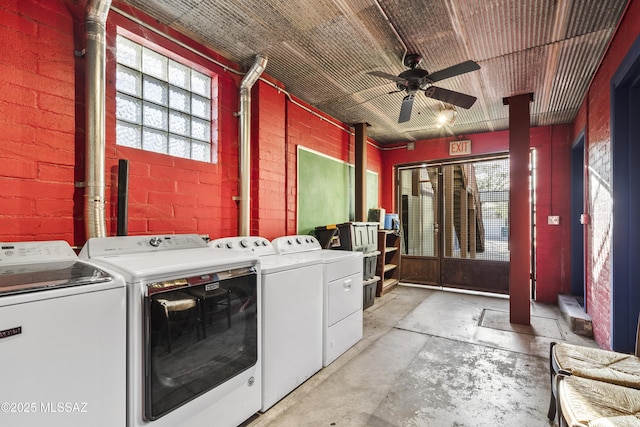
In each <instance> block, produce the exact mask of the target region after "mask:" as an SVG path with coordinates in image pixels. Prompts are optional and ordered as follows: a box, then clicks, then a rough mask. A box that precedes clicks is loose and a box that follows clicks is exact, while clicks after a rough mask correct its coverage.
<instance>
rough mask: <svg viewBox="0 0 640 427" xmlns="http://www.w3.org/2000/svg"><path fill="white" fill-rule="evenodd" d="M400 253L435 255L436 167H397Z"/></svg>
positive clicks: (436, 239) (436, 224) (436, 214)
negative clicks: (398, 177) (398, 170)
mask: <svg viewBox="0 0 640 427" xmlns="http://www.w3.org/2000/svg"><path fill="white" fill-rule="evenodd" d="M400 194H401V202H402V207H401V215H402V218H401V221H400V222H401V224H402V226H401V234H402V245H401V246H402V254H404V255H416V256H438V238H437V236H438V233H437V231H438V167H437V166H430V167H427V166H424V167H419V168H414V169H405V170H401V171H400Z"/></svg>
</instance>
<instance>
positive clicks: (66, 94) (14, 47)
mask: <svg viewBox="0 0 640 427" xmlns="http://www.w3.org/2000/svg"><path fill="white" fill-rule="evenodd" d="M74 48H75V45H74V21H73V19H72V16H71V15H70V13H69V10H67V8H66V7H65V5H64V3H63V2H59V1H55V2H38V1H36V0H23V1H18V0H14V1H4V2H2V3H1V4H0V55H2V61H1V62H0V87H1V88H2V90H1V94H0V129H2V131H1V132H0V148H1V149H0V241H2V240H4V241H12V240H51V239H62V240H68V241H69V242H71V243H73V242H74V228H75V226H74V223H75V219H76V218H77V215H78V214H79V213H80V212H81V208H79V207H78V204H79V203H80V204H81V203H82V198H81V195H80V193H81V190H80V189H77V188H76V187H75V185H74V182H75V181H77V180H78V176H77V174H76V166H77V164H78V160H79V158H78V152H77V150H78V147H77V146H76V139H75V134H76V111H75V92H76V82H75V76H74V63H75V58H74V55H73V52H74Z"/></svg>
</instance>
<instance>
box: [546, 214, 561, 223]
mask: <svg viewBox="0 0 640 427" xmlns="http://www.w3.org/2000/svg"><path fill="white" fill-rule="evenodd" d="M547 224H549V225H560V217H559V216H558V215H549V216H548V217H547Z"/></svg>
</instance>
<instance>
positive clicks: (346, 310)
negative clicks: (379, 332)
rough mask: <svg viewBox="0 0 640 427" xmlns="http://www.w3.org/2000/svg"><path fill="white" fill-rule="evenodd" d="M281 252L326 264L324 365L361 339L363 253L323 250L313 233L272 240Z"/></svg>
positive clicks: (323, 318)
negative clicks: (311, 234) (318, 260)
mask: <svg viewBox="0 0 640 427" xmlns="http://www.w3.org/2000/svg"><path fill="white" fill-rule="evenodd" d="M272 244H273V246H274V248H275V250H276V252H277V253H278V254H281V255H286V254H288V255H293V254H296V255H298V256H302V257H305V258H310V259H320V260H321V261H322V265H323V280H322V283H323V292H322V294H323V316H322V332H323V345H322V365H323V366H328V365H329V364H330V363H331V362H333V361H334V360H336V359H337V358H338V356H340V355H342V354H343V353H344V352H345V351H347V350H348V349H349V348H351V347H352V346H353V345H354V344H355V343H357V342H358V341H360V340H361V339H362V328H363V320H362V319H363V317H362V290H363V282H362V277H363V271H362V270H363V268H362V266H363V261H362V252H356V251H342V250H330V249H322V247H321V246H320V243H319V242H318V240H317V239H316V238H315V237H313V236H303V235H298V236H283V237H278V238H277V239H274V240H273V241H272Z"/></svg>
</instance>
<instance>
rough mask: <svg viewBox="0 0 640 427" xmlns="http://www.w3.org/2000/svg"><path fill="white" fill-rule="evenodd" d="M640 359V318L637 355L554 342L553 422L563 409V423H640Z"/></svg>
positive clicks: (573, 425)
mask: <svg viewBox="0 0 640 427" xmlns="http://www.w3.org/2000/svg"><path fill="white" fill-rule="evenodd" d="M639 321H640V318H639ZM639 357H640V322H639V324H638V329H637V337H636V351H635V355H631V354H626V353H618V352H614V351H609V350H602V349H599V348H592V347H585V346H580V345H574V344H568V343H556V342H553V343H551V348H550V355H549V365H550V366H549V368H550V369H549V370H550V375H551V401H550V404H549V412H548V413H547V417H548V418H549V420H551V421H553V420H554V419H555V416H556V413H557V415H558V424H559V425H560V427H562V426H565V425H566V426H571V427H581V426H588V427H595V426H640V358H639Z"/></svg>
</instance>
